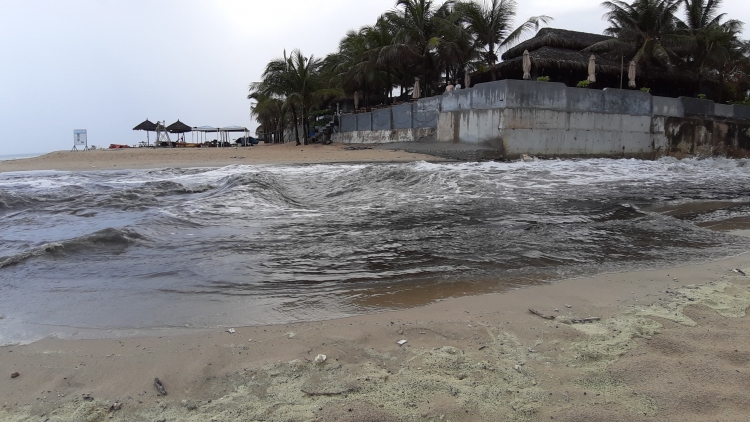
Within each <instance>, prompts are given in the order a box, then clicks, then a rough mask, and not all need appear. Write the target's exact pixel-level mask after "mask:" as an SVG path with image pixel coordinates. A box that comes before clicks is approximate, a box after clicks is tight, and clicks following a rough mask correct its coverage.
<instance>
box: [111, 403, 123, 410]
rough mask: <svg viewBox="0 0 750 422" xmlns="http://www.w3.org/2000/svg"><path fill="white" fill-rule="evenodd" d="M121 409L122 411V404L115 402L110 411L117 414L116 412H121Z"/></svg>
mask: <svg viewBox="0 0 750 422" xmlns="http://www.w3.org/2000/svg"><path fill="white" fill-rule="evenodd" d="M120 409H122V403H117V402H115V403H112V405H111V406H109V411H110V412H115V411H117V410H120Z"/></svg>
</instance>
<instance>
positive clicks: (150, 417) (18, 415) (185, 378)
mask: <svg viewBox="0 0 750 422" xmlns="http://www.w3.org/2000/svg"><path fill="white" fill-rule="evenodd" d="M737 268H739V269H744V272H745V273H747V274H750V255H748V254H745V255H742V256H739V257H735V258H730V259H727V260H723V261H718V262H714V263H707V264H699V265H691V266H685V267H681V268H669V269H666V268H665V269H659V270H650V271H633V272H628V273H620V274H602V275H598V276H594V277H589V278H581V279H573V280H565V281H562V282H559V283H556V284H551V285H543V286H536V287H529V288H524V289H519V290H514V291H511V292H506V293H500V294H487V295H480V296H472V297H461V298H453V299H447V300H443V301H438V302H436V303H433V304H430V305H427V306H423V307H417V308H411V309H405V310H399V311H393V312H387V313H382V314H376V315H366V316H359V317H352V318H344V319H339V320H333V321H326V322H308V323H299V324H290V325H277V326H264V327H245V328H243V327H233V328H234V330H235V332H234V333H230V332H228V331H227V330H224V329H222V330H212V331H204V332H195V333H190V334H182V335H164V336H161V337H158V336H153V337H136V338H122V339H104V340H59V339H45V340H42V341H39V342H36V343H33V344H31V345H27V346H9V347H4V348H0V355H2V359H0V362H1V363H0V367H1V368H2V373H0V406H2V407H0V420H4V421H5V420H7V421H25V420H49V421H69V420H82V421H99V420H118V421H178V420H179V421H214V420H216V421H228V420H267V421H412V420H431V421H438V420H444V421H476V420H486V421H497V420H529V421H535V420H551V419H554V420H555V421H582V420H611V421H720V420H721V421H735V420H747V417H748V416H747V415H748V414H750V319H749V318H748V317H747V314H746V311H747V308H748V306H750V278H748V277H746V276H743V275H742V274H740V273H738V272H735V271H734V269H737ZM529 308H533V309H535V310H537V311H538V312H539V313H541V314H542V315H544V316H550V317H553V318H554V319H550V320H548V319H544V318H542V317H540V316H537V315H533V314H531V313H530V312H529ZM590 317H599V318H601V320H598V321H594V322H590V323H585V324H578V323H574V322H573V320H575V319H580V318H590ZM400 340H407V342H406V343H405V344H403V345H401V346H400V345H398V344H397V342H398V341H400ZM319 354H324V355H326V356H327V359H326V361H325V362H323V363H320V364H316V363H314V360H315V358H316V356H317V355H319ZM14 372H18V373H19V374H20V375H19V376H18V377H16V378H11V374H12V373H14ZM157 377H158V378H159V379H160V380H161V381H162V382H163V385H164V387H165V388H166V391H167V393H168V395H166V396H160V395H159V394H158V392H157V389H156V388H155V386H154V378H157Z"/></svg>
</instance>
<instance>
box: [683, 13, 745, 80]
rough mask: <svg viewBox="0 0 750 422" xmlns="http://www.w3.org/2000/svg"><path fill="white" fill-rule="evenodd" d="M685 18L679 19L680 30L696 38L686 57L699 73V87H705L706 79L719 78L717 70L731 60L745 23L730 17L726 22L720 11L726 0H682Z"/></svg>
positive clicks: (693, 39)
mask: <svg viewBox="0 0 750 422" xmlns="http://www.w3.org/2000/svg"><path fill="white" fill-rule="evenodd" d="M682 3H683V5H684V7H685V20H684V21H683V20H678V21H677V29H678V30H679V31H680V32H681V33H682V34H684V35H686V36H688V37H690V38H691V40H692V45H691V48H690V49H689V56H688V57H687V58H686V60H685V61H686V62H687V64H688V65H689V66H690V68H691V70H696V71H697V72H696V73H697V76H698V84H697V89H698V92H699V93H700V92H701V91H702V90H703V87H702V85H703V82H704V81H705V80H706V79H708V78H711V77H712V76H713V79H717V77H718V74H717V72H716V69H718V68H719V67H721V66H722V65H723V63H724V62H726V61H728V60H729V58H730V56H731V50H732V48H733V46H736V44H735V41H737V39H738V36H739V34H740V33H741V32H742V26H743V23H742V22H740V21H738V20H735V19H730V20H727V21H724V22H722V21H723V20H724V18H726V14H725V13H719V9H720V7H721V3H722V0H682Z"/></svg>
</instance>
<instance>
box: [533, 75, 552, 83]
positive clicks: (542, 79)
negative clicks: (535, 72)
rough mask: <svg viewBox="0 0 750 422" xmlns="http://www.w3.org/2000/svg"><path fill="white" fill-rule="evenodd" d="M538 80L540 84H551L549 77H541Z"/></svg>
mask: <svg viewBox="0 0 750 422" xmlns="http://www.w3.org/2000/svg"><path fill="white" fill-rule="evenodd" d="M536 80H537V81H539V82H549V76H540V77H538V78H536Z"/></svg>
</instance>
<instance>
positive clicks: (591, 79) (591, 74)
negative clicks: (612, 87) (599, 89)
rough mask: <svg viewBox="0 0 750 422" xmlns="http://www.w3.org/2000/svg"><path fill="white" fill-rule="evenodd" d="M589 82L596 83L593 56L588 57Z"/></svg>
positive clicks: (594, 59) (594, 58)
mask: <svg viewBox="0 0 750 422" xmlns="http://www.w3.org/2000/svg"><path fill="white" fill-rule="evenodd" d="M589 82H591V83H594V82H596V57H594V55H593V54H592V55H591V57H589Z"/></svg>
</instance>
